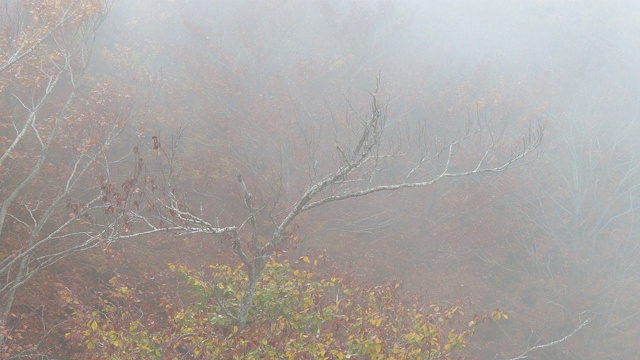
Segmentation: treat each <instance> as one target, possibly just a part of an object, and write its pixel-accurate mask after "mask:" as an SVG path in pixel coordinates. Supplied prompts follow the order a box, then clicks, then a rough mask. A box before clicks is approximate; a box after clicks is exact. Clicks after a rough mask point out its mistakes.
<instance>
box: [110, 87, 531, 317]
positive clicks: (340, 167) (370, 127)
mask: <svg viewBox="0 0 640 360" xmlns="http://www.w3.org/2000/svg"><path fill="white" fill-rule="evenodd" d="M378 85H379V79H378V82H377V85H376V87H375V91H374V92H373V93H371V98H370V108H369V110H368V112H367V113H366V116H361V115H360V114H359V113H358V112H357V111H355V109H354V108H353V107H351V111H350V112H351V114H352V115H353V117H352V118H351V121H350V122H349V124H348V125H347V126H346V128H345V131H344V132H341V131H336V132H335V134H334V135H335V141H336V142H335V143H334V145H333V151H329V152H328V154H329V156H330V158H331V160H330V161H329V163H330V164H331V169H330V170H323V169H321V168H320V166H319V165H318V164H320V163H322V161H320V160H319V157H320V153H321V150H322V149H320V148H319V146H318V144H319V142H317V141H313V140H312V138H315V139H318V138H319V137H320V134H316V136H315V137H314V136H311V134H310V131H312V130H309V131H302V135H301V136H302V137H304V138H305V143H306V144H307V145H308V150H309V155H308V156H309V161H308V162H307V164H308V165H307V168H306V170H305V171H306V176H307V178H308V183H307V184H306V185H305V186H304V188H303V189H302V190H301V191H300V193H299V194H298V195H297V196H296V197H295V200H293V201H290V202H288V203H286V204H284V205H283V206H280V205H282V204H280V203H281V202H282V201H283V196H282V195H283V182H282V177H280V178H279V179H276V180H275V184H272V185H273V186H272V187H271V189H272V190H273V191H274V193H275V194H274V195H272V196H271V197H270V199H271V201H270V202H265V203H260V204H257V203H256V201H255V199H254V197H253V196H252V194H251V192H250V190H249V188H248V186H247V185H246V183H245V181H244V178H243V177H242V175H241V174H238V175H237V182H238V186H239V189H240V192H241V194H242V199H243V206H244V208H245V210H246V213H247V216H246V218H245V220H244V221H242V222H239V223H235V224H227V225H221V224H219V223H218V221H216V220H207V219H205V218H204V216H203V215H202V214H198V213H197V212H195V211H192V210H191V207H190V206H189V205H188V204H187V202H186V201H185V198H184V196H181V195H179V194H178V191H177V185H178V183H177V176H176V171H177V167H176V164H175V162H174V154H175V152H174V148H173V146H168V147H167V148H166V149H165V150H164V152H163V154H164V159H165V160H166V161H165V162H164V163H163V167H164V171H163V173H162V176H161V179H155V178H151V179H150V178H145V177H142V176H140V177H139V179H140V183H138V184H137V185H136V186H137V188H136V191H137V196H138V199H136V200H135V203H136V204H139V206H136V207H131V208H128V209H124V210H123V213H124V214H126V216H127V219H128V222H127V225H126V226H123V224H112V225H111V229H112V230H113V231H118V229H123V228H124V229H126V231H127V232H121V231H120V232H118V233H114V235H115V236H114V238H113V239H114V240H115V239H127V238H133V237H137V236H141V235H147V234H152V233H158V232H167V231H168V232H172V233H175V234H178V235H187V234H197V233H201V234H211V235H218V236H220V237H221V239H222V241H223V242H224V243H226V244H227V245H228V246H230V248H231V249H232V250H233V253H234V254H235V255H236V256H237V257H238V258H239V260H240V261H241V262H242V264H243V265H244V266H245V267H246V271H247V274H248V282H247V284H246V286H245V289H244V293H243V294H242V297H241V300H240V301H239V303H238V304H235V305H234V306H233V308H229V309H228V311H227V315H228V316H229V317H230V318H232V319H233V320H234V321H236V322H237V323H238V324H241V325H244V324H245V323H246V322H247V319H248V314H249V310H250V308H251V306H252V300H253V297H254V294H255V292H256V284H257V282H258V280H259V279H260V276H261V274H262V271H263V270H264V267H265V264H266V263H267V261H268V259H269V258H270V256H272V255H273V254H274V252H275V251H277V249H278V246H280V245H281V244H282V243H283V242H284V241H285V240H286V239H287V237H288V234H289V233H288V229H289V228H290V227H291V225H292V223H293V222H294V220H295V219H296V218H297V217H299V216H300V215H301V214H303V213H305V212H308V211H310V210H313V209H316V208H319V207H322V206H326V205H328V204H331V203H337V202H341V201H345V200H349V199H355V198H359V197H365V196H369V195H371V194H374V193H377V192H382V191H398V190H401V189H409V188H420V187H428V186H431V185H433V184H435V183H437V182H439V181H442V180H445V179H447V178H457V177H465V176H472V175H477V174H483V173H499V172H502V171H505V170H507V169H508V168H509V167H510V166H512V165H513V164H514V163H515V162H518V161H520V160H522V159H523V158H524V157H526V156H528V155H529V154H531V153H532V152H533V151H534V150H535V149H536V148H537V147H538V146H539V144H540V142H541V140H542V127H541V126H540V125H539V124H534V125H533V127H532V128H531V129H530V131H529V133H528V135H526V136H525V137H524V138H521V139H519V140H517V141H516V140H514V139H513V138H510V137H509V136H507V132H506V130H505V127H504V126H501V127H499V130H498V131H496V129H495V127H494V125H495V124H492V123H491V122H490V121H488V120H486V119H483V118H482V117H481V116H476V117H470V119H469V121H468V122H467V124H466V127H465V128H464V129H463V130H462V131H460V132H459V133H457V135H455V137H453V138H452V139H450V140H449V141H446V142H442V141H441V140H434V144H439V145H440V144H442V146H438V148H436V149H435V150H434V148H435V146H433V144H431V145H432V147H431V148H430V149H429V148H428V147H427V146H426V145H427V144H426V142H423V143H422V144H423V145H425V146H423V147H421V148H416V149H418V151H417V152H416V154H415V155H416V156H414V159H417V160H416V161H415V162H414V163H413V164H412V165H410V166H408V167H405V168H404V171H403V173H402V175H401V176H394V177H392V178H390V177H389V176H388V174H386V173H385V170H388V169H390V168H391V167H393V166H396V167H397V166H400V164H402V161H401V159H403V156H402V152H401V151H399V150H398V147H397V138H396V137H394V136H389V133H390V132H391V131H392V126H391V125H389V123H388V122H387V108H386V107H385V106H384V105H383V104H382V103H381V100H380V98H381V96H382V95H381V94H380V92H379V91H378ZM345 134H346V135H345ZM415 138H419V139H421V140H424V139H426V138H427V136H426V134H425V133H423V134H421V136H416V137H415ZM172 145H175V143H174V144H172ZM465 146H468V147H467V148H465ZM479 147H481V148H482V150H481V151H479V152H476V153H471V154H465V153H464V150H465V149H467V150H468V149H469V148H473V149H476V150H477V149H478V148H479ZM505 147H507V148H509V149H508V150H507V151H505ZM419 149H422V151H420V150H419ZM469 157H471V161H470V160H469ZM465 164H467V165H466V167H465V168H462V167H463V166H465ZM469 164H470V165H469ZM161 181H162V182H161ZM143 202H144V205H142V203H143ZM129 204H132V202H129ZM265 224H268V226H269V227H270V229H271V230H270V233H271V235H270V236H269V237H268V238H267V240H261V237H260V236H259V234H260V229H261V228H263V226H264V225H265Z"/></svg>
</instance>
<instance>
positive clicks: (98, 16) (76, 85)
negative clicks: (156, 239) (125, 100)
mask: <svg viewBox="0 0 640 360" xmlns="http://www.w3.org/2000/svg"><path fill="white" fill-rule="evenodd" d="M108 7H109V3H108V1H97V2H96V1H91V2H89V1H81V0H78V1H76V0H71V1H57V2H55V3H53V2H52V3H50V4H49V3H48V4H42V6H38V5H37V4H35V3H31V2H24V1H15V0H6V1H3V4H2V6H1V9H0V11H2V12H1V13H0V24H2V25H0V27H1V28H2V35H0V40H1V42H0V95H1V97H0V101H1V102H2V105H1V106H0V109H2V110H0V125H2V127H0V138H2V139H4V140H6V141H5V145H6V146H2V147H0V177H1V178H2V181H0V239H2V241H1V242H0V344H3V343H4V342H5V335H6V334H7V332H9V331H10V329H9V328H8V327H9V326H10V324H9V322H8V319H9V314H10V312H11V308H12V306H13V303H14V299H15V296H16V292H17V291H18V290H19V289H20V288H21V287H22V286H24V285H25V284H27V283H28V282H29V280H31V279H32V278H33V277H34V275H36V274H37V273H38V272H40V271H41V270H42V269H45V268H47V267H49V266H51V265H52V264H54V263H56V262H57V261H59V260H60V259H62V258H64V257H66V256H69V255H70V254H73V253H76V252H79V251H82V250H85V249H88V248H91V247H95V246H97V244H98V243H99V239H100V238H101V234H98V233H93V232H91V231H88V230H86V226H84V225H85V224H87V223H90V222H92V221H93V220H94V218H92V216H91V213H92V211H93V210H95V209H97V208H103V207H104V203H102V202H101V201H99V200H100V199H101V193H102V192H103V190H104V189H101V188H100V187H99V186H96V185H95V180H93V179H94V177H95V176H96V174H97V173H103V174H106V176H108V167H109V164H110V161H109V160H108V158H107V154H108V151H109V148H110V146H111V145H112V144H113V142H114V140H115V138H116V137H117V136H118V135H119V134H120V133H121V132H122V131H123V129H124V124H125V123H126V122H127V121H128V120H129V118H130V116H131V112H128V111H127V110H126V108H124V107H123V108H121V109H120V110H117V106H111V105H112V103H110V102H109V101H105V102H102V103H100V102H96V103H92V101H98V100H104V98H105V96H106V95H107V92H108V91H109V90H108V86H106V85H104V84H102V85H100V84H98V85H96V86H94V89H93V91H92V92H91V93H87V92H86V91H85V90H87V89H88V87H86V86H85V87H84V88H83V85H82V84H81V79H82V77H83V73H84V71H85V69H86V68H87V66H88V61H89V58H90V55H91V49H92V45H93V41H94V37H95V35H96V31H97V29H98V27H99V26H100V24H101V23H102V21H103V19H104V16H105V14H106V10H107V9H108ZM81 97H82V99H83V100H84V101H85V102H84V103H80V101H79V100H80V98H81ZM83 107H84V108H83ZM98 108H99V109H98ZM79 109H80V110H81V111H78V110H79ZM109 110H111V111H109ZM101 112H102V113H101ZM87 184H93V185H92V186H87Z"/></svg>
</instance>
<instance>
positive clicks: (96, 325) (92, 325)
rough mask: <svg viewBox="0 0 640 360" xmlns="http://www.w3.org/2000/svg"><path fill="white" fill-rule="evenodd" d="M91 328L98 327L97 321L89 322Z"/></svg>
mask: <svg viewBox="0 0 640 360" xmlns="http://www.w3.org/2000/svg"><path fill="white" fill-rule="evenodd" d="M91 328H92V329H93V330H95V329H97V328H98V323H97V322H96V321H95V320H94V321H92V322H91Z"/></svg>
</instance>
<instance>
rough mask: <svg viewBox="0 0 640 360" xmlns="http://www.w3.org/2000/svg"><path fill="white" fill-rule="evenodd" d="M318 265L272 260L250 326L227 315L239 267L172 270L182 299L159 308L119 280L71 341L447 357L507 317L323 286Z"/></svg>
mask: <svg viewBox="0 0 640 360" xmlns="http://www.w3.org/2000/svg"><path fill="white" fill-rule="evenodd" d="M311 261H312V260H310V259H309V258H308V257H307V256H303V257H301V258H300V259H299V260H298V261H297V262H296V263H294V264H290V263H288V262H287V261H283V262H278V261H275V260H272V261H270V262H269V263H268V264H267V266H266V268H265V271H264V273H263V276H262V278H261V279H260V283H259V286H258V288H259V291H258V292H257V293H256V295H255V298H254V303H253V307H252V310H251V312H250V319H249V322H248V324H247V325H246V326H245V327H239V326H238V325H237V324H236V322H235V321H234V320H232V319H231V318H230V317H229V314H230V313H233V312H235V311H236V310H237V307H238V302H239V301H240V299H241V293H242V289H243V287H242V284H244V283H246V281H247V277H246V274H245V273H244V272H243V270H242V268H240V267H236V268H234V267H230V266H227V265H210V266H208V268H207V269H206V270H201V271H196V270H193V269H190V268H189V267H187V266H184V265H176V264H169V268H170V269H171V270H172V272H173V273H174V275H176V276H178V277H179V278H180V279H181V281H182V282H183V286H182V287H180V288H181V289H183V291H185V292H183V293H182V292H181V293H180V294H175V293H173V291H168V289H167V288H163V292H162V296H161V301H160V302H159V303H149V302H148V300H145V299H144V298H141V296H142V295H143V294H142V293H141V292H140V290H139V289H137V288H136V287H135V285H134V284H131V283H130V282H129V281H127V280H126V279H124V278H122V277H120V276H117V277H114V278H112V279H111V280H109V286H108V290H105V291H104V293H103V294H102V296H101V298H100V302H99V303H97V305H96V306H95V307H94V310H93V311H90V312H88V311H81V310H80V309H81V308H82V307H83V304H79V303H77V302H74V301H72V300H70V299H69V304H68V306H69V307H70V308H72V309H74V310H73V311H74V320H73V323H74V324H75V325H74V326H73V327H72V328H71V329H70V330H69V331H68V332H67V334H66V337H67V339H69V340H70V341H71V342H72V343H74V344H75V345H76V346H78V348H79V349H78V351H79V352H82V353H84V355H82V356H83V358H92V359H102V358H109V357H119V358H147V359H174V358H175V359H178V358H180V357H182V356H184V357H187V358H225V359H350V358H353V359H355V358H363V357H365V358H368V359H388V358H393V359H417V358H420V359H448V358H450V357H451V356H452V355H453V353H454V352H455V351H456V350H459V349H461V348H463V347H464V346H465V345H466V344H467V343H468V341H469V337H470V336H471V335H472V334H473V332H474V330H475V328H476V326H477V325H479V324H480V323H483V322H486V321H492V320H493V319H495V320H498V319H500V318H504V319H506V318H507V315H505V314H503V313H502V312H500V311H496V312H494V313H493V314H492V315H491V316H484V317H482V318H481V317H479V316H478V315H475V316H473V317H470V316H467V315H465V314H464V313H463V311H462V309H461V308H460V307H459V306H451V307H440V306H436V305H428V306H424V307H418V305H417V302H416V301H415V300H416V299H412V298H409V297H407V296H406V295H403V293H402V292H401V290H400V289H401V284H400V283H399V282H397V281H391V282H386V283H384V284H380V285H362V284H358V283H356V282H353V281H349V280H346V279H345V278H340V277H327V278H325V277H323V276H319V275H318V274H317V273H316V267H315V266H314V265H317V264H318V260H313V264H311ZM165 276H166V275H165ZM154 308H155V309H154Z"/></svg>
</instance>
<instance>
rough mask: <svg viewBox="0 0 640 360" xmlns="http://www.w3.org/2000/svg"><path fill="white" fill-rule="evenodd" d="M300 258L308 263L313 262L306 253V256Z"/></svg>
mask: <svg viewBox="0 0 640 360" xmlns="http://www.w3.org/2000/svg"><path fill="white" fill-rule="evenodd" d="M299 260H302V261H304V262H306V263H307V264H310V263H311V261H310V260H309V257H308V256H306V255H305V256H303V257H301V258H300V259H299Z"/></svg>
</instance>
